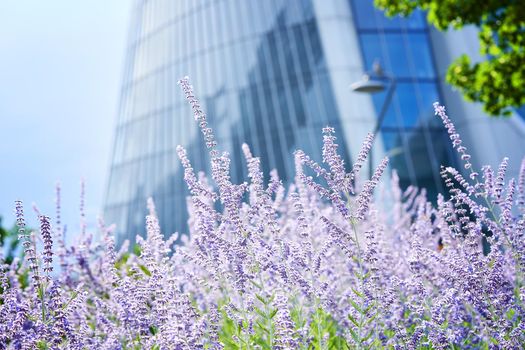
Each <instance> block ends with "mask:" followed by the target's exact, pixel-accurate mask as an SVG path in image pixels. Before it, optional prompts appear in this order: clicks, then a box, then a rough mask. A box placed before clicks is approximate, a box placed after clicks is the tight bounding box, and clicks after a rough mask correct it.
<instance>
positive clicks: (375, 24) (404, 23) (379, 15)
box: [352, 0, 425, 29]
mask: <svg viewBox="0 0 525 350" xmlns="http://www.w3.org/2000/svg"><path fill="white" fill-rule="evenodd" d="M352 3H353V5H354V10H355V14H354V15H355V17H356V19H357V26H358V28H359V29H376V28H384V29H402V28H410V29H423V28H425V18H424V14H423V13H422V12H421V11H418V10H416V11H414V12H413V13H412V14H411V15H410V16H408V17H401V16H394V17H391V18H388V17H386V16H385V15H384V13H383V11H381V10H379V9H377V8H376V7H374V1H373V0H354V1H352Z"/></svg>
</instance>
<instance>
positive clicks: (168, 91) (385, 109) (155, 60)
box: [105, 0, 525, 239]
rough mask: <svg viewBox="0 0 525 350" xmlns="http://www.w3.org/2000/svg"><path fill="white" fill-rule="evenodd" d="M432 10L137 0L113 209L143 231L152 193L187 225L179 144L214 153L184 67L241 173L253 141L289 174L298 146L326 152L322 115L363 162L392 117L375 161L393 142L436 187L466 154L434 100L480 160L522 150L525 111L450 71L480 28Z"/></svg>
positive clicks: (267, 162) (304, 1)
mask: <svg viewBox="0 0 525 350" xmlns="http://www.w3.org/2000/svg"><path fill="white" fill-rule="evenodd" d="M424 16H425V15H424V14H423V13H421V12H415V13H414V14H413V15H412V16H410V17H408V18H394V19H387V18H385V17H384V15H383V14H382V12H380V11H378V10H376V9H374V7H373V0H267V1H258V0H200V1H194V0H178V1H172V0H139V1H136V4H135V5H134V8H133V12H132V22H131V26H130V28H131V29H130V34H129V45H128V49H127V61H126V67H125V72H124V77H123V83H122V94H121V104H120V109H119V114H118V118H117V123H116V128H115V137H114V149H113V154H112V162H111V167H110V175H109V180H108V186H107V194H106V201H105V217H106V221H107V222H115V223H116V224H117V227H118V232H120V233H121V236H120V238H121V239H124V238H130V239H133V237H134V236H135V235H136V234H138V233H141V232H143V231H144V221H145V220H144V217H145V214H146V198H147V197H149V196H152V197H153V198H154V200H155V203H156V206H157V210H158V214H159V217H160V222H161V228H162V230H163V232H164V233H171V232H174V231H181V232H186V231H187V228H186V218H187V213H186V208H185V203H186V200H185V197H186V195H187V190H186V186H185V184H184V183H183V171H182V169H181V165H180V163H179V160H178V158H177V155H176V152H175V148H176V146H177V145H178V144H181V145H183V146H184V147H186V149H187V150H188V154H189V157H190V160H191V161H192V163H193V166H194V168H195V169H196V170H202V171H208V169H209V164H208V162H209V158H208V157H207V153H206V150H205V148H204V143H203V142H202V137H201V134H200V132H199V131H198V129H197V125H196V123H195V122H194V120H193V118H192V114H191V111H190V109H189V106H188V104H187V102H186V101H185V100H184V97H183V94H182V93H181V91H180V90H179V88H178V86H177V81H178V79H180V78H181V77H183V76H185V75H189V76H190V78H191V81H192V83H193V85H194V88H195V91H196V95H197V96H198V98H199V99H200V101H201V103H202V105H203V107H204V109H205V111H206V113H207V114H208V117H209V122H210V124H211V127H212V128H213V129H214V131H215V133H216V136H217V138H218V142H219V149H221V150H226V151H228V152H230V154H231V157H232V160H233V162H232V164H234V166H233V168H232V170H233V173H232V178H233V181H238V182H239V181H242V180H243V179H245V177H246V168H245V165H246V163H245V161H244V159H243V156H242V153H241V144H242V143H243V142H246V143H248V144H249V145H250V147H251V148H252V152H253V153H254V154H255V155H256V156H260V157H261V160H262V166H263V169H264V172H265V174H268V172H269V171H270V170H271V169H273V168H275V169H277V170H278V172H279V175H280V177H281V178H282V179H283V180H284V181H289V180H290V179H292V178H293V176H294V169H293V155H292V154H293V151H294V150H296V149H303V150H304V151H305V152H306V153H307V154H310V155H311V156H312V157H313V158H314V159H316V160H318V161H320V160H321V153H320V152H321V140H322V136H321V129H322V127H324V126H326V125H330V126H333V127H335V128H336V131H337V135H336V136H337V137H338V142H339V144H340V152H342V154H343V155H344V159H345V161H346V163H347V164H351V162H352V159H353V157H355V156H356V154H357V152H358V151H359V148H360V145H361V142H362V141H363V139H364V137H365V135H366V133H367V132H371V131H373V130H374V129H375V128H377V127H378V126H379V127H380V134H379V135H378V137H377V138H376V140H375V143H374V154H373V163H374V165H376V164H377V163H378V162H379V160H380V156H382V155H385V154H386V155H388V156H389V157H390V159H391V166H392V167H393V168H395V169H397V170H398V173H399V176H400V179H401V183H402V185H403V186H408V185H410V184H413V185H416V186H419V187H425V188H427V189H428V191H429V192H430V193H431V194H435V193H436V192H438V191H442V190H443V188H442V182H441V180H440V178H439V167H440V165H455V164H456V160H455V155H454V154H453V153H452V150H451V147H450V144H449V140H448V137H447V135H446V133H445V130H444V129H443V127H442V125H441V122H440V121H439V120H438V119H437V117H435V116H434V113H433V107H432V103H433V102H435V101H440V102H442V103H443V104H445V105H446V106H447V110H448V111H449V114H450V115H451V116H452V117H453V120H454V121H456V124H457V128H458V130H459V131H460V132H461V133H462V136H463V138H464V140H465V144H466V145H468V146H470V147H469V149H470V150H471V153H472V154H473V158H474V161H480V162H482V163H492V164H495V163H497V162H498V161H499V160H500V158H501V157H502V156H503V155H504V154H505V155H510V156H514V155H515V156H516V157H518V156H521V153H522V151H523V149H525V124H524V120H523V119H521V118H520V117H513V118H510V119H508V120H504V121H502V120H494V119H489V118H488V117H487V116H486V115H484V114H483V113H482V111H481V107H480V106H478V105H475V104H469V103H466V102H464V101H463V99H462V97H461V96H460V95H458V94H457V93H455V92H453V91H452V90H451V89H450V88H449V87H448V86H447V85H446V84H445V83H444V75H445V71H446V68H447V66H448V64H449V63H450V62H451V61H452V60H453V59H454V58H455V57H457V56H458V55H459V54H460V53H463V52H467V53H469V54H474V55H475V54H476V52H477V47H475V46H474V44H475V43H477V40H475V38H476V32H475V30H472V31H471V30H469V29H467V30H463V31H460V32H450V33H440V32H437V31H435V30H434V29H430V28H429V27H428V26H427V23H426V21H425V18H424ZM374 66H375V67H377V66H380V67H381V68H382V72H380V71H377V70H376V71H374ZM365 73H368V74H369V77H370V79H369V80H368V81H365V80H363V74H365ZM370 83H373V84H372V85H374V84H375V85H376V89H375V90H376V91H375V92H376V93H372V92H374V91H373V90H374V86H370ZM350 86H352V87H353V88H350ZM363 86H364V87H365V88H363ZM366 87H368V88H366ZM360 90H361V92H363V90H364V92H365V93H359V91H360ZM367 92H368V93H367ZM378 122H380V125H379V124H378ZM498 135H499V137H494V136H498ZM511 171H514V172H517V170H515V169H511Z"/></svg>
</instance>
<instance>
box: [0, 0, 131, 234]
mask: <svg viewBox="0 0 525 350" xmlns="http://www.w3.org/2000/svg"><path fill="white" fill-rule="evenodd" d="M131 3H132V2H131V0H110V1H108V0H84V1H80V0H78V1H71V0H46V1H42V0H2V1H0V130H1V138H0V162H1V163H2V168H1V170H0V216H3V218H4V220H3V222H4V225H5V226H11V224H12V223H13V222H14V217H13V214H12V212H13V202H14V200H16V199H22V200H23V201H24V202H25V206H26V212H28V213H29V214H30V215H29V216H30V223H31V224H33V225H35V222H36V220H35V219H36V217H35V215H33V211H32V210H31V203H33V202H35V203H36V204H37V205H38V207H39V208H40V209H41V211H42V212H44V213H46V214H47V213H49V214H51V216H54V207H55V204H54V199H55V195H54V188H55V183H56V181H60V182H61V184H62V192H63V196H62V206H63V210H64V215H63V216H64V219H65V221H67V224H68V227H69V230H70V232H71V231H76V230H77V227H79V219H78V218H79V209H78V208H79V193H80V179H81V178H82V177H85V179H86V209H87V216H88V220H89V223H90V224H93V223H95V222H96V216H97V215H98V214H99V213H101V207H102V201H103V193H104V186H105V182H106V175H107V172H108V163H109V155H110V151H111V143H112V137H113V135H112V131H113V130H112V129H113V126H114V124H115V116H116V111H117V106H118V98H119V94H120V81H121V75H122V67H123V64H124V56H125V55H124V54H125V46H126V41H127V30H128V19H129V14H130V9H131Z"/></svg>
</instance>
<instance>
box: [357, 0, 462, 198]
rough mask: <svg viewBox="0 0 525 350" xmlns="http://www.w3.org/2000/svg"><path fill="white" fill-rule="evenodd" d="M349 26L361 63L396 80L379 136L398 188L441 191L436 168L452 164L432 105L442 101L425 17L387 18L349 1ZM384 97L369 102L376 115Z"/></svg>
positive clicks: (370, 7) (368, 4)
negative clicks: (377, 66) (376, 66)
mask: <svg viewBox="0 0 525 350" xmlns="http://www.w3.org/2000/svg"><path fill="white" fill-rule="evenodd" d="M351 3H352V9H353V13H354V16H355V19H356V20H355V21H354V25H355V27H356V31H357V34H358V36H359V40H360V46H361V52H362V57H363V62H364V65H365V69H366V70H371V69H372V65H373V64H374V62H379V63H380V65H381V66H382V67H383V69H384V70H385V72H386V73H387V74H388V75H390V76H391V77H392V78H393V79H394V80H395V90H394V94H393V98H392V101H391V102H390V104H389V106H388V109H387V111H386V115H385V119H384V121H383V124H382V127H381V134H382V138H383V143H384V147H385V151H386V154H387V155H388V156H389V157H390V161H391V162H390V164H391V166H392V168H395V169H397V171H398V174H399V177H400V182H401V184H402V185H404V186H407V185H409V184H413V185H416V186H418V187H424V188H426V189H427V190H428V191H429V192H431V194H433V193H435V192H436V191H440V192H441V191H442V190H443V188H442V183H441V179H440V177H439V167H440V165H442V164H451V163H452V161H453V155H452V154H451V152H450V146H449V145H450V142H449V140H448V137H447V135H446V131H445V130H444V129H443V126H442V125H441V123H440V121H439V120H438V119H437V118H435V117H434V111H433V107H432V104H433V103H434V102H435V101H442V98H440V93H439V88H438V86H439V82H438V76H437V74H436V69H435V67H434V62H433V55H432V48H431V41H430V39H429V33H428V28H427V24H426V20H425V18H424V16H425V15H424V13H421V12H419V11H415V12H414V13H413V14H412V15H411V16H410V17H406V18H401V17H395V18H387V17H385V16H384V15H383V12H382V11H380V10H377V9H376V8H374V5H373V1H372V0H366V1H363V0H353V1H351ZM385 96H386V92H383V93H380V94H376V95H374V96H373V100H374V106H375V109H376V111H377V112H378V113H379V111H380V110H381V108H382V106H383V103H384V101H385Z"/></svg>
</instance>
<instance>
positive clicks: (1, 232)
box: [0, 216, 19, 264]
mask: <svg viewBox="0 0 525 350" xmlns="http://www.w3.org/2000/svg"><path fill="white" fill-rule="evenodd" d="M18 242H19V241H18V239H17V230H16V227H14V226H13V228H12V229H10V230H8V229H6V228H4V227H2V217H1V216H0V250H2V252H3V257H4V262H5V263H6V264H11V262H13V259H14V257H15V255H16V253H17V248H18ZM1 262H2V260H1V259H0V263H1Z"/></svg>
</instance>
